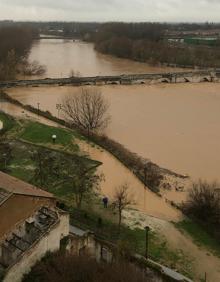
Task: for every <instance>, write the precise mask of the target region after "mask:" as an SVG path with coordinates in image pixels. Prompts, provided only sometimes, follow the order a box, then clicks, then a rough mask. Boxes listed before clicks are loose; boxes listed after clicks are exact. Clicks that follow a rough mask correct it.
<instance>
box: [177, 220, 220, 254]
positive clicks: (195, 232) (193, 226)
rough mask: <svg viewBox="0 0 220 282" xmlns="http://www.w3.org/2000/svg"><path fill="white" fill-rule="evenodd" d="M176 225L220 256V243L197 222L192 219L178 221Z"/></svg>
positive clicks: (200, 244) (196, 241) (199, 243)
mask: <svg viewBox="0 0 220 282" xmlns="http://www.w3.org/2000/svg"><path fill="white" fill-rule="evenodd" d="M175 226H176V227H177V228H179V229H180V230H183V231H185V232H186V233H188V234H189V235H190V236H191V237H192V239H193V240H194V241H195V243H196V244H197V245H199V246H201V247H205V248H206V249H207V251H210V252H212V253H213V254H214V255H217V256H218V257H220V244H219V243H218V242H217V240H215V239H214V238H213V237H212V236H210V235H209V234H208V233H207V232H206V231H205V230H204V229H203V228H202V227H201V226H199V225H198V224H197V223H195V222H193V221H191V220H183V221H181V222H179V223H176V224H175Z"/></svg>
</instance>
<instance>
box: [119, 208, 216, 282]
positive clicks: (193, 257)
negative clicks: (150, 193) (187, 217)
mask: <svg viewBox="0 0 220 282" xmlns="http://www.w3.org/2000/svg"><path fill="white" fill-rule="evenodd" d="M124 221H125V223H126V224H127V225H129V226H130V227H131V228H134V227H136V228H137V227H140V228H144V227H145V226H150V228H151V229H152V230H153V231H155V232H156V233H158V234H161V236H163V237H164V238H165V239H166V241H167V242H168V246H169V247H170V248H171V249H172V250H176V251H177V252H178V251H179V250H181V251H182V252H183V254H184V255H185V256H186V257H187V258H188V259H190V261H191V262H192V267H191V268H192V269H193V272H194V275H195V281H200V279H201V278H204V276H205V272H206V274H207V282H219V281H220V259H219V258H218V257H216V256H214V255H212V254H211V253H210V252H209V251H207V250H206V249H205V248H202V247H198V246H197V245H196V244H195V243H194V242H193V240H192V238H191V237H190V236H189V235H188V234H185V233H184V232H181V231H179V230H178V229H177V228H175V226H174V225H173V224H172V223H170V222H167V221H164V220H161V219H158V218H154V217H150V216H147V215H146V214H144V213H141V212H140V211H134V210H127V211H125V213H124ZM137 222H139V225H137Z"/></svg>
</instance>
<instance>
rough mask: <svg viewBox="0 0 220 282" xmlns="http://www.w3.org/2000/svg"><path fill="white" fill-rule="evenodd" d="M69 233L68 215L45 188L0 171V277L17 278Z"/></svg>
mask: <svg viewBox="0 0 220 282" xmlns="http://www.w3.org/2000/svg"><path fill="white" fill-rule="evenodd" d="M68 234H69V215H68V213H66V212H64V211H61V210H59V209H58V208H57V207H56V199H55V198H54V196H53V195H52V194H50V193H48V192H46V191H43V190H41V189H39V188H37V187H35V186H33V185H30V184H28V183H25V182H23V181H21V180H18V179H17V178H15V177H12V176H10V175H8V174H5V173H3V172H0V277H1V276H4V280H3V281H5V282H11V281H13V282H20V281H22V277H23V275H24V274H25V273H27V272H29V271H30V269H31V267H32V266H33V265H34V264H35V263H36V262H37V261H38V260H39V259H41V258H42V257H43V256H44V255H45V254H46V253H47V252H48V251H50V252H53V251H56V250H58V249H59V248H60V242H61V240H62V239H63V238H64V237H65V236H68Z"/></svg>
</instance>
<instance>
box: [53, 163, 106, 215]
mask: <svg viewBox="0 0 220 282" xmlns="http://www.w3.org/2000/svg"><path fill="white" fill-rule="evenodd" d="M99 165H100V164H99V163H98V164H96V165H93V166H88V164H87V163H86V162H85V161H84V160H83V159H82V158H77V159H72V158H69V159H65V161H62V160H61V161H60V168H61V169H60V175H59V179H58V182H57V183H56V186H58V187H59V186H61V185H65V188H66V195H69V196H70V197H71V196H74V200H75V203H76V206H77V208H78V209H80V208H81V206H82V202H83V200H84V199H85V198H87V199H88V198H89V196H90V195H92V193H95V192H96V191H98V190H99V185H100V182H101V181H102V180H103V176H102V174H96V173H95V172H96V169H97V167H98V166H99Z"/></svg>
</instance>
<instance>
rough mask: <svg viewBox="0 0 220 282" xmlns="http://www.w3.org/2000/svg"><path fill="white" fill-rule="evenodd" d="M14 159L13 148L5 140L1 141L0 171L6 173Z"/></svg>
mask: <svg viewBox="0 0 220 282" xmlns="http://www.w3.org/2000/svg"><path fill="white" fill-rule="evenodd" d="M11 158H12V148H11V146H10V144H9V143H8V142H6V141H5V140H4V139H3V138H1V139H0V170H2V171H6V170H7V166H8V165H9V163H10V160H11Z"/></svg>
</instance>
